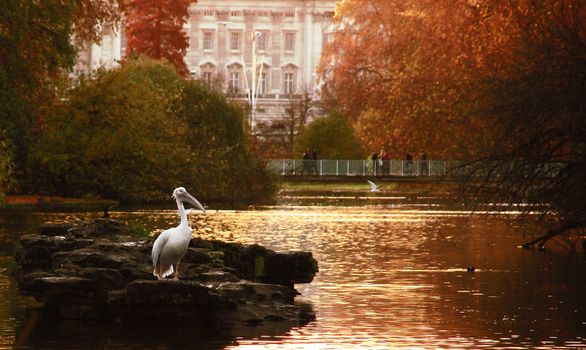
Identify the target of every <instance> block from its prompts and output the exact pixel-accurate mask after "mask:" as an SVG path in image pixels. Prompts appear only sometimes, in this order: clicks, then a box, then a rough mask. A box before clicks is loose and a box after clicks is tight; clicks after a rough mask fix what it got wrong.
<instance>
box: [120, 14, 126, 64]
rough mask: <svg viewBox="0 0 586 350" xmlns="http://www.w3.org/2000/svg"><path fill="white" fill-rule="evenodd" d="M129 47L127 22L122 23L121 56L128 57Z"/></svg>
mask: <svg viewBox="0 0 586 350" xmlns="http://www.w3.org/2000/svg"><path fill="white" fill-rule="evenodd" d="M127 47H128V43H127V41H126V24H125V23H122V25H120V57H121V58H124V57H126V48H127Z"/></svg>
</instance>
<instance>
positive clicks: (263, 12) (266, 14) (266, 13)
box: [258, 11, 269, 17]
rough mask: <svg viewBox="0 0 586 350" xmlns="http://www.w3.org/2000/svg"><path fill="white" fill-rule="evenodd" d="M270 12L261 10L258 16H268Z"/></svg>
mask: <svg viewBox="0 0 586 350" xmlns="http://www.w3.org/2000/svg"><path fill="white" fill-rule="evenodd" d="M268 16H269V13H268V12H267V11H260V12H259V13H258V17H268Z"/></svg>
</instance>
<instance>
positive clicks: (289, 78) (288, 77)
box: [285, 73, 293, 95]
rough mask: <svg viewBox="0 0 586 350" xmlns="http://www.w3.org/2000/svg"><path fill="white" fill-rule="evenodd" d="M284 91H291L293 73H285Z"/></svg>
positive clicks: (290, 92)
mask: <svg viewBox="0 0 586 350" xmlns="http://www.w3.org/2000/svg"><path fill="white" fill-rule="evenodd" d="M285 93H286V94H288V95H290V94H292V93H293V73H285Z"/></svg>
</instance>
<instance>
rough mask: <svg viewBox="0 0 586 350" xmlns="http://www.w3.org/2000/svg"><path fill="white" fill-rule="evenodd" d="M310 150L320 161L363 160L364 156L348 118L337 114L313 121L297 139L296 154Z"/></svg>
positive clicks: (364, 152) (364, 153)
mask: <svg viewBox="0 0 586 350" xmlns="http://www.w3.org/2000/svg"><path fill="white" fill-rule="evenodd" d="M312 148H315V149H316V150H317V152H318V155H319V157H320V158H321V159H363V158H364V157H365V155H366V151H365V150H364V148H363V146H362V145H361V143H360V141H359V140H358V138H357V137H356V136H355V134H354V130H353V129H352V127H351V126H350V122H349V121H348V118H346V116H344V115H343V114H341V113H339V112H333V113H330V114H329V115H327V116H325V117H322V118H319V119H316V120H314V121H313V122H312V123H311V124H309V125H308V126H307V127H306V128H305V129H304V130H303V133H302V134H301V135H300V136H299V137H298V138H297V140H296V143H295V152H296V154H298V155H299V154H303V152H305V150H307V149H312Z"/></svg>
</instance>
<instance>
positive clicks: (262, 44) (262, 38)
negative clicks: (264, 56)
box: [256, 32, 268, 51]
mask: <svg viewBox="0 0 586 350" xmlns="http://www.w3.org/2000/svg"><path fill="white" fill-rule="evenodd" d="M267 35H268V33H267V32H261V33H260V35H259V36H258V37H257V40H256V42H257V45H256V48H257V49H258V50H259V51H266V49H267Z"/></svg>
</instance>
